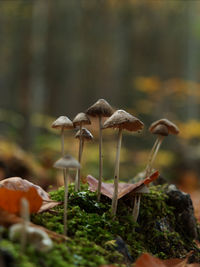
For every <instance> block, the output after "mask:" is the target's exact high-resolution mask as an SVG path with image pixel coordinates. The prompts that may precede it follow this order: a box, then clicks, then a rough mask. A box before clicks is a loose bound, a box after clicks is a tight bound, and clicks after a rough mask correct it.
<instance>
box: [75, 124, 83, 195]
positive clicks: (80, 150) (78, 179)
mask: <svg viewBox="0 0 200 267" xmlns="http://www.w3.org/2000/svg"><path fill="white" fill-rule="evenodd" d="M79 130H80V139H79V150H78V161H79V163H81V154H82V146H83V145H82V140H83V139H82V124H80V129H79ZM80 177H81V170H80V169H78V170H77V171H76V178H75V192H78V191H79V190H80Z"/></svg>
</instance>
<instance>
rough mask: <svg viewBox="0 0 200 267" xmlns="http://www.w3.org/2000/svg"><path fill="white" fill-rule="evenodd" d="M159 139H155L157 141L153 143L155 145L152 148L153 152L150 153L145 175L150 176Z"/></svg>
mask: <svg viewBox="0 0 200 267" xmlns="http://www.w3.org/2000/svg"><path fill="white" fill-rule="evenodd" d="M158 141H159V139H158V138H156V141H155V143H154V145H153V147H152V149H151V152H150V154H149V158H148V163H147V166H146V171H145V177H148V176H149V167H150V165H151V160H152V156H153V154H154V151H155V148H156V146H157V144H158Z"/></svg>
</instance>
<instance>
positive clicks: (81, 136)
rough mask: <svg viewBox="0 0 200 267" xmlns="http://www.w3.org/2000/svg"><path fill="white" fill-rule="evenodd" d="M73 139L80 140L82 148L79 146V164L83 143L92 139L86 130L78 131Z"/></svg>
mask: <svg viewBox="0 0 200 267" xmlns="http://www.w3.org/2000/svg"><path fill="white" fill-rule="evenodd" d="M75 138H78V139H81V140H82V146H81V151H80V161H79V163H81V159H82V154H83V147H84V143H85V141H91V140H93V138H94V137H93V135H92V134H91V132H90V131H89V130H88V129H86V128H82V130H78V132H77V133H76V135H75ZM79 182H80V181H79Z"/></svg>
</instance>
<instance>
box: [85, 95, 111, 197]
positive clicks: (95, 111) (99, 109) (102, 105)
mask: <svg viewBox="0 0 200 267" xmlns="http://www.w3.org/2000/svg"><path fill="white" fill-rule="evenodd" d="M86 114H87V115H89V116H91V117H98V119H99V182H98V190H97V199H98V201H99V200H100V197H101V183H102V118H103V117H110V116H111V115H112V114H113V109H112V107H111V106H110V104H108V102H107V101H106V100H104V99H99V100H98V101H97V102H96V103H94V104H93V105H92V106H91V107H89V108H88V109H87V110H86Z"/></svg>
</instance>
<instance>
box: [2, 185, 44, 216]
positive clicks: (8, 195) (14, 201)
mask: <svg viewBox="0 0 200 267" xmlns="http://www.w3.org/2000/svg"><path fill="white" fill-rule="evenodd" d="M22 198H26V199H27V200H28V202H29V209H30V213H35V212H37V211H38V210H39V209H40V207H41V205H42V198H41V197H40V195H39V194H38V192H37V190H36V189H35V188H34V187H30V188H29V189H28V191H17V190H10V189H8V188H3V187H1V188H0V208H2V209H3V210H6V211H8V212H10V213H15V214H19V212H20V206H21V203H20V201H21V199H22Z"/></svg>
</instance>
